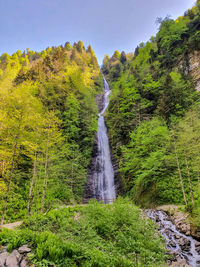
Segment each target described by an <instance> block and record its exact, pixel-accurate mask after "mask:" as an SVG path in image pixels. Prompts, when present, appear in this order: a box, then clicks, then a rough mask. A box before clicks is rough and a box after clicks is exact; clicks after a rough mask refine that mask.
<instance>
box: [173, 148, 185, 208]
mask: <svg viewBox="0 0 200 267" xmlns="http://www.w3.org/2000/svg"><path fill="white" fill-rule="evenodd" d="M174 148H175V155H176V164H177V168H178V174H179V179H180V185H181V189H182V192H183V197H184V201H185V204H186V205H187V198H186V194H185V189H184V185H183V177H182V174H181V168H180V163H179V159H178V154H177V149H176V143H174Z"/></svg>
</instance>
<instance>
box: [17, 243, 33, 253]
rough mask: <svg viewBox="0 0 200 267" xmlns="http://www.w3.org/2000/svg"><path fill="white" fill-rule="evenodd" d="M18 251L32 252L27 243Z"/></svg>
mask: <svg viewBox="0 0 200 267" xmlns="http://www.w3.org/2000/svg"><path fill="white" fill-rule="evenodd" d="M18 252H19V253H20V254H25V253H29V252H31V249H30V248H29V247H28V246H27V245H24V246H22V247H20V248H19V249H18Z"/></svg>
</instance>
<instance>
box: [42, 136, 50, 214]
mask: <svg viewBox="0 0 200 267" xmlns="http://www.w3.org/2000/svg"><path fill="white" fill-rule="evenodd" d="M48 154H49V137H48V140H47V146H46V158H45V166H44V183H43V189H42V202H41V213H42V212H43V211H44V203H45V195H46V187H47V179H48V173H47V168H48V156H49V155H48Z"/></svg>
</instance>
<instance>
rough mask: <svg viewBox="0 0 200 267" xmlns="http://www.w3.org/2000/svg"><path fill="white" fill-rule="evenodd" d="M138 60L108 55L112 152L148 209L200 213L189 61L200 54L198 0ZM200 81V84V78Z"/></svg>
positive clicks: (163, 22) (198, 137) (165, 24)
mask: <svg viewBox="0 0 200 267" xmlns="http://www.w3.org/2000/svg"><path fill="white" fill-rule="evenodd" d="M158 23H160V27H159V31H158V33H157V35H156V36H155V37H152V38H151V39H150V41H148V42H147V43H145V44H144V43H141V44H140V45H139V46H138V47H137V48H136V50H135V52H134V53H132V54H127V55H126V54H125V53H124V52H122V53H121V54H120V53H119V52H118V51H115V53H114V55H113V56H112V57H111V58H110V57H109V56H105V58H104V63H103V67H102V71H103V72H104V74H105V75H106V76H107V79H108V80H109V81H110V85H111V88H112V90H113V93H112V96H111V101H110V105H109V108H108V112H107V115H106V117H107V124H108V128H109V135H110V141H111V147H112V150H113V153H114V155H115V157H116V158H117V160H118V162H119V167H120V174H121V179H122V181H123V185H124V191H125V193H126V194H128V195H129V196H131V197H132V199H134V201H135V202H136V203H138V204H141V205H143V206H153V205H158V204H164V203H177V204H186V205H187V208H188V209H189V210H193V211H194V210H196V211H197V209H200V198H199V193H200V178H199V175H200V172H199V145H200V131H199V130H200V128H199V126H200V112H199V100H200V99H199V93H198V92H197V91H196V90H195V85H196V84H195V81H194V79H193V78H194V77H192V76H191V73H190V70H191V64H192V63H191V58H192V57H193V54H194V53H195V51H199V49H200V46H199V44H200V1H197V4H196V5H195V6H194V7H193V8H192V9H190V10H188V11H187V12H186V13H185V14H184V16H182V17H179V18H178V19H177V20H172V19H170V18H169V17H166V18H165V19H158ZM199 78H200V77H199Z"/></svg>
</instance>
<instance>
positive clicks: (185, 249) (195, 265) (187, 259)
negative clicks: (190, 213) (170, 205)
mask: <svg viewBox="0 0 200 267" xmlns="http://www.w3.org/2000/svg"><path fill="white" fill-rule="evenodd" d="M145 213H146V214H147V216H148V217H149V218H151V219H152V220H154V221H155V222H156V223H157V224H158V225H159V232H160V233H161V234H162V235H163V237H164V238H165V240H166V248H167V249H168V251H169V254H171V255H172V256H173V259H172V260H171V261H170V262H169V265H170V266H174V267H175V266H177V267H178V266H180V267H181V266H185V267H186V266H192V267H200V242H198V241H197V240H195V239H194V238H192V237H191V236H190V235H189V234H190V229H189V226H188V225H184V224H182V227H180V223H179V221H178V220H177V221H176V223H177V225H179V228H180V229H184V231H181V230H179V229H178V228H177V227H176V225H175V224H174V223H173V222H172V218H171V216H169V215H168V214H167V213H166V212H165V211H163V210H146V211H145ZM183 232H185V233H183Z"/></svg>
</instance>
